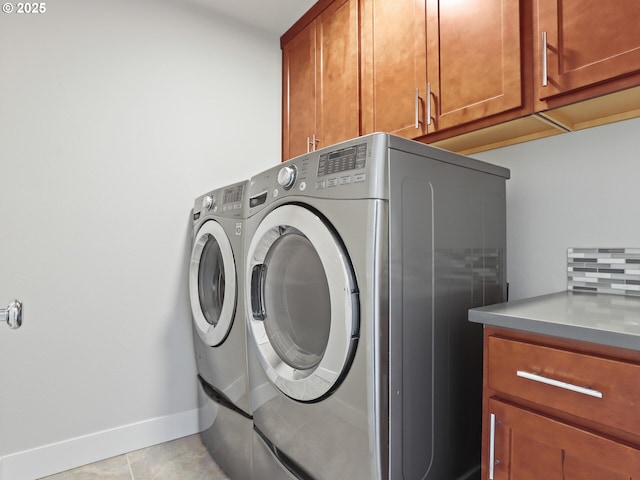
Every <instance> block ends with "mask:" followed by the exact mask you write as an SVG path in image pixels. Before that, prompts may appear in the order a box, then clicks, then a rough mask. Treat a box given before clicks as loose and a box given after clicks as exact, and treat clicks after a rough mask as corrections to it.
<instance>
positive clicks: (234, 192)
mask: <svg viewBox="0 0 640 480" xmlns="http://www.w3.org/2000/svg"><path fill="white" fill-rule="evenodd" d="M243 192H244V185H237V186H235V187H231V188H225V190H224V193H223V194H222V204H223V205H226V204H227V203H236V202H239V201H240V200H242V194H243Z"/></svg>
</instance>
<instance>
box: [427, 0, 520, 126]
mask: <svg viewBox="0 0 640 480" xmlns="http://www.w3.org/2000/svg"><path fill="white" fill-rule="evenodd" d="M427 64H428V72H429V76H428V80H429V84H430V86H431V98H430V101H431V104H432V107H431V109H432V117H433V123H434V125H433V127H430V131H432V130H443V129H445V128H449V127H454V126H457V125H461V124H463V123H467V122H471V121H473V120H478V119H481V118H484V117H487V116H490V115H494V114H497V113H502V112H506V111H508V110H511V109H514V108H518V107H520V106H521V105H522V88H521V83H522V82H521V55H520V7H519V1H518V0H466V1H464V2H460V1H454V2H451V1H447V0H427Z"/></svg>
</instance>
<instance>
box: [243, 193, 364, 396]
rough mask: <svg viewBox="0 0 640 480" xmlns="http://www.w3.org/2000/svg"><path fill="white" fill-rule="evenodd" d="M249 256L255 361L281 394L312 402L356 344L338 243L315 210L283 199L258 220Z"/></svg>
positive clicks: (350, 285) (347, 275) (353, 292)
mask: <svg viewBox="0 0 640 480" xmlns="http://www.w3.org/2000/svg"><path fill="white" fill-rule="evenodd" d="M248 258H249V265H248V270H247V272H248V274H247V277H248V279H247V281H248V288H247V290H248V291H249V302H250V304H251V312H252V316H251V319H250V330H251V333H252V336H253V338H254V341H255V343H256V346H257V348H258V352H259V354H260V362H261V364H262V366H263V368H264V369H265V371H266V372H267V374H268V376H269V378H271V379H272V381H273V382H274V384H275V385H276V387H277V388H279V389H280V390H281V391H282V392H283V393H285V394H286V395H288V396H290V397H291V398H294V399H296V400H300V401H317V400H318V399H320V398H322V397H323V396H324V395H326V394H328V393H330V392H331V390H332V389H334V388H335V387H336V384H337V383H338V382H339V379H340V377H341V374H342V372H343V370H344V369H345V368H346V367H347V366H348V364H349V361H350V358H351V356H352V355H353V353H354V349H355V338H356V337H357V329H358V314H357V312H358V308H357V303H358V297H357V288H356V286H355V277H354V275H353V271H352V269H351V266H350V264H349V262H348V261H347V257H346V255H345V252H344V248H343V246H342V245H341V243H340V241H339V239H338V238H337V236H336V234H335V233H334V232H333V231H332V229H331V227H330V226H329V225H328V224H327V223H326V222H325V221H324V220H323V219H322V218H321V217H320V216H318V215H317V214H315V212H312V211H311V210H308V209H306V208H304V207H302V206H299V205H284V206H282V207H279V208H277V209H275V210H274V211H273V212H271V213H270V214H269V215H267V216H266V217H265V218H264V219H263V221H262V223H261V224H260V226H259V227H258V230H257V232H256V234H255V236H254V239H253V241H252V243H251V245H250V247H249V250H248ZM345 292H347V294H346V295H345Z"/></svg>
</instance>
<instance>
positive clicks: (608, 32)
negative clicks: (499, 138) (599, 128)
mask: <svg viewBox="0 0 640 480" xmlns="http://www.w3.org/2000/svg"><path fill="white" fill-rule="evenodd" d="M536 3H537V27H538V28H537V29H536V30H535V31H536V36H537V38H536V39H535V41H534V44H535V45H537V49H536V55H535V58H536V59H537V60H536V62H535V82H534V84H535V85H536V90H537V96H538V98H539V99H545V98H549V97H552V96H554V95H559V94H562V93H566V92H570V91H573V90H577V89H579V88H582V87H585V86H589V85H594V84H596V83H599V82H603V81H606V80H609V79H613V78H616V77H620V76H623V75H626V74H630V73H634V72H638V71H640V28H638V19H640V2H639V1H638V0H620V1H617V2H611V3H602V2H601V1H598V0H537V2H536ZM543 36H546V44H543ZM545 64H546V67H547V71H546V75H545V72H544V65H545ZM545 83H546V86H544V84H545Z"/></svg>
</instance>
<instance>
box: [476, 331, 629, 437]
mask: <svg viewBox="0 0 640 480" xmlns="http://www.w3.org/2000/svg"><path fill="white" fill-rule="evenodd" d="M487 348H488V362H489V365H488V370H487V371H488V372H489V373H488V379H487V386H488V387H489V388H491V389H493V390H495V391H498V392H503V393H505V394H508V395H511V396H513V397H518V398H521V399H524V400H528V401H529V402H534V403H536V404H539V405H543V406H545V407H549V408H553V409H555V410H559V411H563V412H566V413H569V414H571V415H575V416H577V417H580V418H584V419H587V420H590V421H594V422H597V423H600V424H602V425H606V426H609V427H613V428H616V429H619V430H621V431H624V432H628V433H631V434H634V435H640V415H638V414H637V412H638V411H639V409H640V365H636V364H634V363H629V362H624V361H619V360H613V359H609V358H603V357H597V356H592V355H587V354H582V353H575V352H571V351H566V350H561V349H557V348H552V347H546V346H541V345H536V344H531V343H527V342H522V341H516V340H509V339H505V338H501V337H496V336H490V337H489V338H488V343H487Z"/></svg>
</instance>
